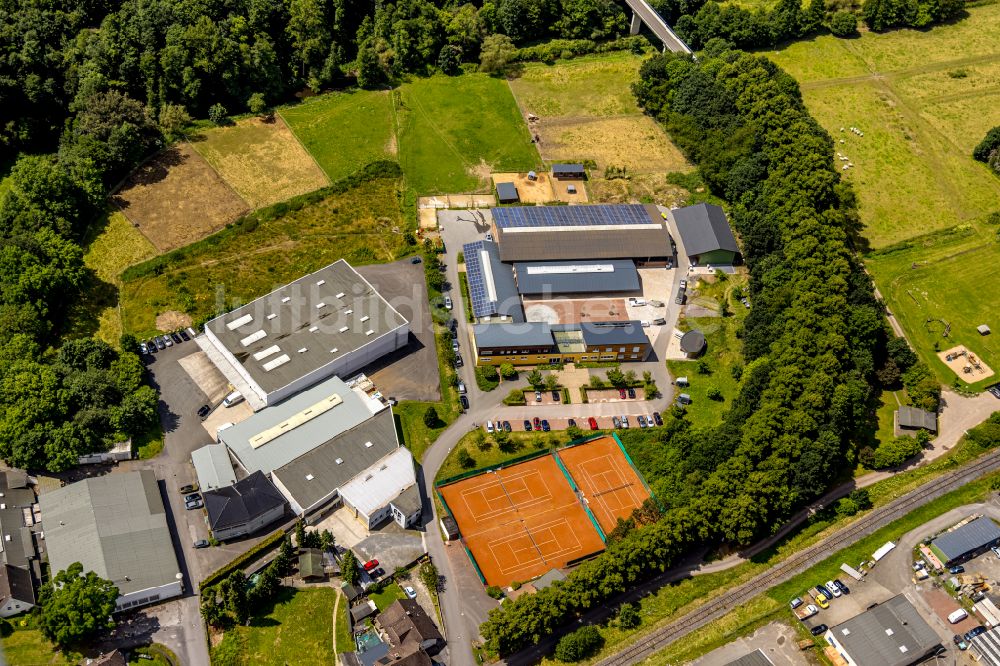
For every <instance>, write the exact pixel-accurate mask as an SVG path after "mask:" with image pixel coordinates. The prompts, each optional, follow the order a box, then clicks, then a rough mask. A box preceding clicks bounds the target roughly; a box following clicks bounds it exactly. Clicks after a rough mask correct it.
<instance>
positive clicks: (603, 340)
mask: <svg viewBox="0 0 1000 666" xmlns="http://www.w3.org/2000/svg"><path fill="white" fill-rule="evenodd" d="M579 326H580V331H581V332H582V333H583V341H584V343H585V344H586V345H587V346H597V345H640V344H649V338H648V337H646V331H644V330H643V328H642V322H639V321H634V320H633V321H602V322H583V323H581V324H580V325H579Z"/></svg>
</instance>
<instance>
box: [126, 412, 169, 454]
mask: <svg viewBox="0 0 1000 666" xmlns="http://www.w3.org/2000/svg"><path fill="white" fill-rule="evenodd" d="M162 450H163V428H161V427H160V423H159V421H157V423H156V425H154V426H153V427H152V428H150V429H149V430H147V431H146V432H144V433H142V434H141V435H136V436H135V437H133V438H132V452H133V453H134V454H135V457H137V458H139V459H141V460H149V459H150V458H155V457H156V456H158V455H160V451H162Z"/></svg>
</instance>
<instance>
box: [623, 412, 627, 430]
mask: <svg viewBox="0 0 1000 666" xmlns="http://www.w3.org/2000/svg"><path fill="white" fill-rule="evenodd" d="M622 427H623V428H625V429H626V430H627V429H628V417H627V416H625V415H624V414H622Z"/></svg>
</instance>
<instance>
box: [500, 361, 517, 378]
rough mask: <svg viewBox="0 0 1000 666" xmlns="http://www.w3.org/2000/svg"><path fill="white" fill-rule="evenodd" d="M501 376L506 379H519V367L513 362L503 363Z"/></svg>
mask: <svg viewBox="0 0 1000 666" xmlns="http://www.w3.org/2000/svg"><path fill="white" fill-rule="evenodd" d="M500 376H501V377H503V378H504V379H517V368H515V367H514V364H513V363H501V364H500Z"/></svg>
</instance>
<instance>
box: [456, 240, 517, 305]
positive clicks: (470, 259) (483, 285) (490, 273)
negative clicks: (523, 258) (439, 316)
mask: <svg viewBox="0 0 1000 666" xmlns="http://www.w3.org/2000/svg"><path fill="white" fill-rule="evenodd" d="M462 254H463V256H464V257H465V277H466V279H467V280H468V282H469V300H471V301H472V314H473V315H475V316H476V317H493V316H499V315H504V316H507V317H510V318H511V320H512V321H515V322H522V321H524V308H523V307H522V305H521V297H520V296H518V294H517V284H516V283H515V282H514V271H513V269H512V268H511V267H510V265H509V264H505V263H502V262H501V261H500V250H499V248H498V247H497V244H496V243H494V242H491V241H486V240H481V241H475V242H474V243H466V244H465V245H463V246H462Z"/></svg>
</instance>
